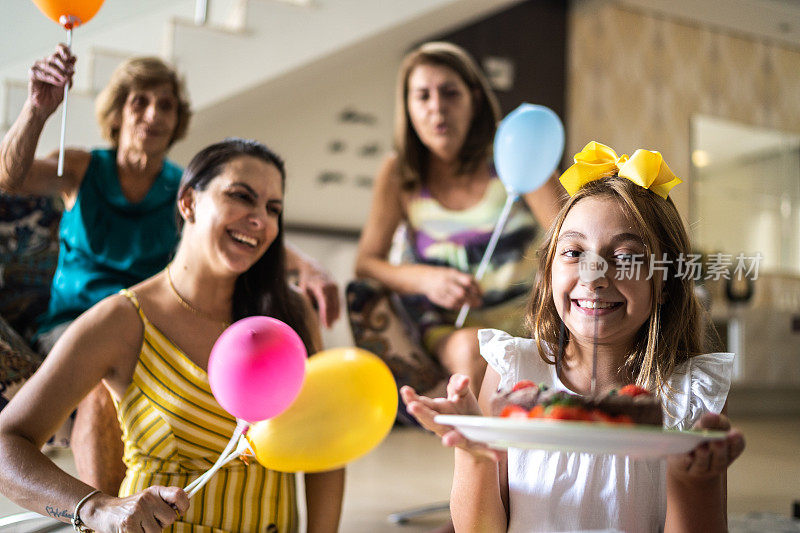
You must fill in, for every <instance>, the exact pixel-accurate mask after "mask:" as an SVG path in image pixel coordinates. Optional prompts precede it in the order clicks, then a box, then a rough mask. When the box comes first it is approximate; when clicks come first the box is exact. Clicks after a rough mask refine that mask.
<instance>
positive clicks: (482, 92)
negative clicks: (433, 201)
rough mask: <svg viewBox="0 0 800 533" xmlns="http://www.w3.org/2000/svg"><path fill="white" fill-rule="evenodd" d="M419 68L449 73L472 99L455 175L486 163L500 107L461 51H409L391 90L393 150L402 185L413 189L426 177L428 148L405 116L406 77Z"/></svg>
mask: <svg viewBox="0 0 800 533" xmlns="http://www.w3.org/2000/svg"><path fill="white" fill-rule="evenodd" d="M419 65H434V66H441V67H447V68H449V69H451V70H453V71H454V72H455V73H456V74H458V76H459V77H460V78H461V79H462V80H463V81H464V83H465V84H466V86H467V88H468V89H469V91H470V95H471V97H472V105H473V108H474V114H473V117H472V124H470V128H469V132H467V137H466V139H464V146H462V147H461V152H460V153H459V154H458V160H459V167H458V170H457V171H458V173H459V174H461V173H468V172H473V171H474V170H476V169H477V168H478V167H479V166H480V165H483V164H486V162H487V161H488V160H489V157H491V155H492V141H493V140H494V132H495V130H496V129H497V122H498V121H499V120H500V106H499V105H498V103H497V98H496V97H495V95H494V93H493V92H492V89H491V87H490V86H489V82H488V80H487V79H486V76H484V75H483V73H482V72H481V70H480V68H478V65H477V64H476V63H475V61H474V60H473V59H472V57H470V55H469V54H468V53H467V52H466V50H464V49H463V48H461V47H459V46H456V45H454V44H451V43H445V42H429V43H425V44H423V45H421V46H420V47H418V48H416V49H415V50H413V51H411V52H409V54H408V55H406V57H405V58H404V59H403V63H402V64H401V65H400V71H399V73H398V75H397V88H396V91H395V116H394V148H395V151H396V152H397V155H398V158H397V160H398V164H399V167H398V168H399V171H400V176H401V178H402V181H403V186H404V187H405V188H406V189H413V188H414V187H416V186H418V185H421V184H422V183H423V182H424V181H425V178H426V172H427V166H428V149H427V148H426V147H425V145H424V144H422V141H421V140H420V138H419V136H418V135H417V132H416V131H414V126H413V125H412V124H411V117H410V116H409V114H408V78H409V77H410V76H411V72H412V71H413V70H414V69H415V68H416V67H418V66H419Z"/></svg>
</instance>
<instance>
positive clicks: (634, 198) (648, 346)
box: [526, 175, 714, 391]
mask: <svg viewBox="0 0 800 533" xmlns="http://www.w3.org/2000/svg"><path fill="white" fill-rule="evenodd" d="M585 198H609V199H611V200H614V201H616V202H617V203H618V204H619V205H620V207H621V208H622V210H623V212H624V213H625V214H626V215H627V216H628V217H629V218H630V219H631V220H632V221H633V223H634V227H635V228H636V229H637V230H638V232H639V235H641V237H642V240H643V241H644V244H645V250H646V254H648V256H649V257H647V258H646V259H645V261H644V265H642V266H643V267H644V268H648V265H649V264H650V257H654V258H655V259H657V260H658V261H664V265H665V266H666V268H667V274H666V275H664V276H663V278H662V277H661V276H655V275H654V276H652V278H651V279H650V284H651V288H652V301H651V308H650V317H649V319H648V320H647V322H645V323H644V324H643V325H642V327H641V328H640V329H639V331H638V332H637V333H636V337H635V339H634V343H633V347H632V349H631V351H630V352H629V353H628V354H627V356H626V358H625V363H624V370H625V373H626V374H627V375H631V376H634V377H635V380H636V384H637V385H639V386H642V387H645V388H647V389H648V390H651V391H661V390H662V388H663V387H664V386H665V384H666V382H667V378H668V377H669V376H670V374H672V371H673V370H674V369H675V367H676V366H677V365H680V364H681V363H683V362H685V361H687V360H688V359H690V358H691V357H694V356H695V355H699V354H702V353H705V352H706V351H707V350H706V348H708V347H710V346H711V345H712V344H714V335H713V333H712V331H710V330H709V331H708V332H706V331H705V325H706V322H705V320H704V315H705V314H706V313H705V311H704V309H703V308H702V306H701V305H700V303H699V301H698V300H697V298H696V297H695V294H694V280H693V279H692V278H691V277H687V276H686V275H685V273H684V275H680V276H679V275H678V274H679V272H678V271H677V265H678V264H679V263H678V261H679V259H681V260H686V259H688V254H689V253H690V252H691V249H690V246H689V236H688V235H687V233H686V228H685V227H684V225H683V221H682V220H681V217H680V214H679V213H678V210H677V209H676V208H675V204H673V203H672V200H671V199H669V198H667V199H666V200H665V199H663V198H661V197H660V196H658V195H656V194H654V193H653V192H651V191H649V190H647V189H645V188H643V187H640V186H639V185H637V184H635V183H633V182H632V181H630V180H628V179H625V178H620V177H618V176H616V175H615V176H611V177H608V178H602V179H599V180H596V181H592V182H590V183H587V184H586V185H584V186H583V187H582V188H581V189H580V190H579V191H578V192H577V193H575V195H574V196H572V198H570V199H569V201H567V203H566V204H565V205H564V207H563V208H562V209H561V211H560V212H559V214H558V216H557V217H556V221H555V222H554V223H553V225H552V226H551V227H550V230H549V231H548V233H547V235H546V236H545V240H544V242H543V244H542V246H541V247H540V249H539V253H538V256H539V273H538V276H537V279H536V284H535V286H534V290H533V295H532V296H531V300H530V303H529V304H528V310H527V313H526V324H527V326H528V328H529V330H530V332H531V337H532V338H533V339H534V340H535V341H536V345H537V347H538V349H539V353H540V355H541V357H542V359H544V360H545V361H546V362H548V363H551V364H554V363H555V360H554V356H555V354H554V351H555V350H554V347H556V346H558V345H559V332H560V329H561V317H560V316H559V315H558V312H557V311H556V306H555V302H554V300H553V290H552V283H551V276H552V265H553V259H554V258H555V254H556V244H557V240H558V234H559V233H560V232H561V226H562V225H563V223H564V219H565V218H566V216H567V214H568V213H569V211H570V209H572V207H573V206H575V204H577V203H578V202H580V201H581V200H583V199H585ZM567 335H568V333H567Z"/></svg>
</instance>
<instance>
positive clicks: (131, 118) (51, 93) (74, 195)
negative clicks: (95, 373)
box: [0, 45, 338, 491]
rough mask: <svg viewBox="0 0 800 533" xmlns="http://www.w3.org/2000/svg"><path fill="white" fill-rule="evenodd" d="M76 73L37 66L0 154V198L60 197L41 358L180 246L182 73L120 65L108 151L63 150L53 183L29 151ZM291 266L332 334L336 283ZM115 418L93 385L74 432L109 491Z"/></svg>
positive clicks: (111, 92) (76, 445) (63, 54)
mask: <svg viewBox="0 0 800 533" xmlns="http://www.w3.org/2000/svg"><path fill="white" fill-rule="evenodd" d="M74 65H75V57H74V56H73V55H72V53H71V52H70V50H69V48H67V47H66V46H64V45H60V46H59V47H58V48H57V50H56V52H55V53H54V54H52V55H51V56H49V57H47V58H45V59H43V60H41V61H37V62H36V63H35V64H34V65H33V67H32V68H31V70H30V78H29V85H28V98H27V100H26V101H25V104H24V106H23V108H22V112H21V113H20V115H19V117H17V120H16V121H15V122H14V124H13V125H12V126H11V129H10V130H9V131H8V133H7V134H6V136H5V138H4V139H3V142H2V144H1V145H0V189H2V190H4V191H6V192H8V193H12V194H22V195H41V196H52V195H60V196H61V198H62V199H63V202H64V208H65V210H64V215H63V217H62V219H61V228H60V249H59V258H58V266H57V269H56V273H55V276H54V277H53V283H52V290H51V297H50V303H49V308H48V311H47V313H46V314H45V316H44V317H43V318H42V321H41V326H40V329H39V333H38V347H39V350H40V351H41V352H42V353H47V352H49V350H50V349H51V348H52V346H53V345H54V344H55V342H56V340H57V339H58V338H59V336H60V335H61V334H62V333H63V332H64V330H65V329H66V328H67V326H68V325H69V324H70V323H71V322H72V321H73V320H74V319H76V318H77V317H78V315H80V314H81V313H83V312H84V311H86V310H87V309H89V308H90V307H91V306H92V305H94V304H95V303H97V302H98V301H100V300H102V299H103V298H105V297H106V296H108V295H110V294H114V293H116V292H118V291H119V290H120V289H123V288H126V287H129V286H131V285H134V284H136V283H138V282H140V281H142V280H144V279H146V278H148V277H150V276H153V275H154V274H156V273H158V272H159V271H160V270H162V269H163V268H164V267H165V266H166V264H167V262H168V261H169V258H170V256H171V254H172V252H173V250H174V248H175V245H176V243H177V241H178V231H177V227H176V216H175V197H176V194H177V192H178V185H179V182H180V178H181V173H182V169H181V168H180V167H178V166H177V165H176V164H174V163H172V162H171V161H169V160H168V159H167V151H168V150H169V148H170V146H172V144H173V143H174V142H175V141H177V140H178V139H180V138H181V137H183V136H184V134H185V133H186V129H187V127H188V125H189V119H190V116H191V112H190V108H189V102H188V98H187V96H186V92H185V90H184V87H183V84H182V83H181V81H180V79H179V77H178V75H177V73H176V72H175V70H174V69H173V68H172V67H170V66H169V65H167V64H165V63H164V62H163V61H161V60H160V59H158V58H134V59H130V60H128V61H126V62H124V63H123V64H122V65H120V66H119V67H118V68H117V70H116V71H115V72H114V74H113V75H112V78H111V81H110V82H109V84H108V86H107V87H106V88H105V89H104V90H103V91H102V92H101V93H100V95H99V96H98V99H97V102H96V104H97V105H96V111H97V118H98V120H99V123H100V126H101V129H102V132H103V135H104V137H105V138H106V139H107V140H108V141H109V142H110V143H111V148H105V149H95V150H91V151H87V150H81V149H70V150H67V151H66V153H65V154H64V175H63V177H58V176H57V163H58V159H57V158H58V156H57V153H53V154H51V155H50V156H48V157H46V158H44V159H35V158H34V153H35V150H36V146H37V143H38V140H39V137H40V135H41V132H42V128H43V127H44V124H45V122H46V121H47V119H48V118H49V117H50V115H52V114H53V112H54V111H55V110H56V108H57V107H58V105H59V104H60V103H61V100H62V98H63V94H64V86H65V85H66V84H68V83H71V80H72V75H73V72H74ZM287 268H290V269H297V270H298V271H299V272H300V278H301V285H304V284H305V285H306V287H304V288H308V289H309V292H311V293H312V294H311V295H312V297H314V298H315V300H316V303H317V306H318V307H319V309H320V311H321V315H322V316H321V318H322V322H323V323H324V324H326V325H328V324H329V323H330V322H331V321H332V320H334V319H335V318H336V315H337V314H338V301H337V300H336V288H335V284H334V283H333V282H332V281H331V280H330V278H329V277H327V274H325V273H324V272H323V271H321V270H320V269H318V268H315V266H314V264H313V263H311V262H310V261H308V260H307V258H301V257H300V256H298V254H297V253H292V252H291V251H290V250H287ZM190 303H191V302H190ZM326 311H327V312H326ZM112 412H113V406H112V405H111V403H110V400H109V396H108V393H107V392H106V391H105V389H104V388H102V387H98V389H96V390H95V391H94V392H93V393H92V394H90V395H89V396H88V397H87V398H86V399H85V400H84V401H83V402H82V403H81V406H80V408H79V409H78V415H77V417H76V420H75V428H74V429H73V433H72V438H73V452H75V455H76V457H75V459H76V464H77V467H78V471H79V473H80V474H81V477H82V478H83V479H84V480H85V481H87V482H89V483H90V484H92V485H94V486H96V487H98V488H102V489H104V490H106V491H112V490H113V488H114V486H115V485H116V484H118V482H119V480H120V479H121V476H122V473H123V469H122V463H121V461H120V457H121V456H122V448H121V443H120V439H119V429H118V428H117V427H116V424H114V423H113V422H112V420H113V415H111V413H112Z"/></svg>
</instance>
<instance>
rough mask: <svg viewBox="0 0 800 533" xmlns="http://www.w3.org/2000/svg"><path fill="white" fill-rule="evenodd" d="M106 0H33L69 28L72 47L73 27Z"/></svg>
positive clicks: (61, 170)
mask: <svg viewBox="0 0 800 533" xmlns="http://www.w3.org/2000/svg"><path fill="white" fill-rule="evenodd" d="M103 1H104V0H33V3H34V4H36V7H38V8H39V10H40V11H41V12H42V13H44V14H45V15H46V16H47V17H48V18H50V19H51V20H53V21H55V23H56V24H59V25H60V26H63V27H64V29H65V30H67V48H72V29H73V28H74V27H76V26H80V25H81V24H86V23H87V22H89V20H91V18H92V17H94V16H95V14H96V13H97V12H98V11H99V10H100V6H102V5H103ZM68 95H69V83H67V84H65V85H64V108H63V109H62V110H61V139H60V140H59V143H58V177H59V178H60V177H61V176H63V175H64V139H65V136H66V131H67V97H68Z"/></svg>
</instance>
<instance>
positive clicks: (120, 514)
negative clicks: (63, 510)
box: [80, 486, 189, 533]
mask: <svg viewBox="0 0 800 533" xmlns="http://www.w3.org/2000/svg"><path fill="white" fill-rule="evenodd" d="M188 509H189V497H188V496H187V495H186V492H184V491H183V489H181V488H179V487H162V486H154V487H149V488H147V489H145V490H143V491H142V492H137V493H136V494H134V495H132V496H127V497H125V498H117V497H114V496H108V495H106V494H98V495H97V496H95V497H93V498H90V499H89V500H87V502H86V504H85V505H84V506H83V507H82V508H81V512H80V516H81V520H82V521H83V522H84V523H85V524H86V525H87V526H88V527H89V528H91V529H93V530H95V531H118V532H121V533H122V532H125V533H127V532H129V531H131V532H133V531H135V532H137V533H142V532H143V531H144V532H145V533H151V532H152V533H156V532H160V531H163V530H164V528H167V527H169V526H170V525H172V524H173V523H175V522H176V521H177V520H178V519H179V518H180V517H181V516H182V515H183V514H184V513H185V512H186V511H187V510H188Z"/></svg>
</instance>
